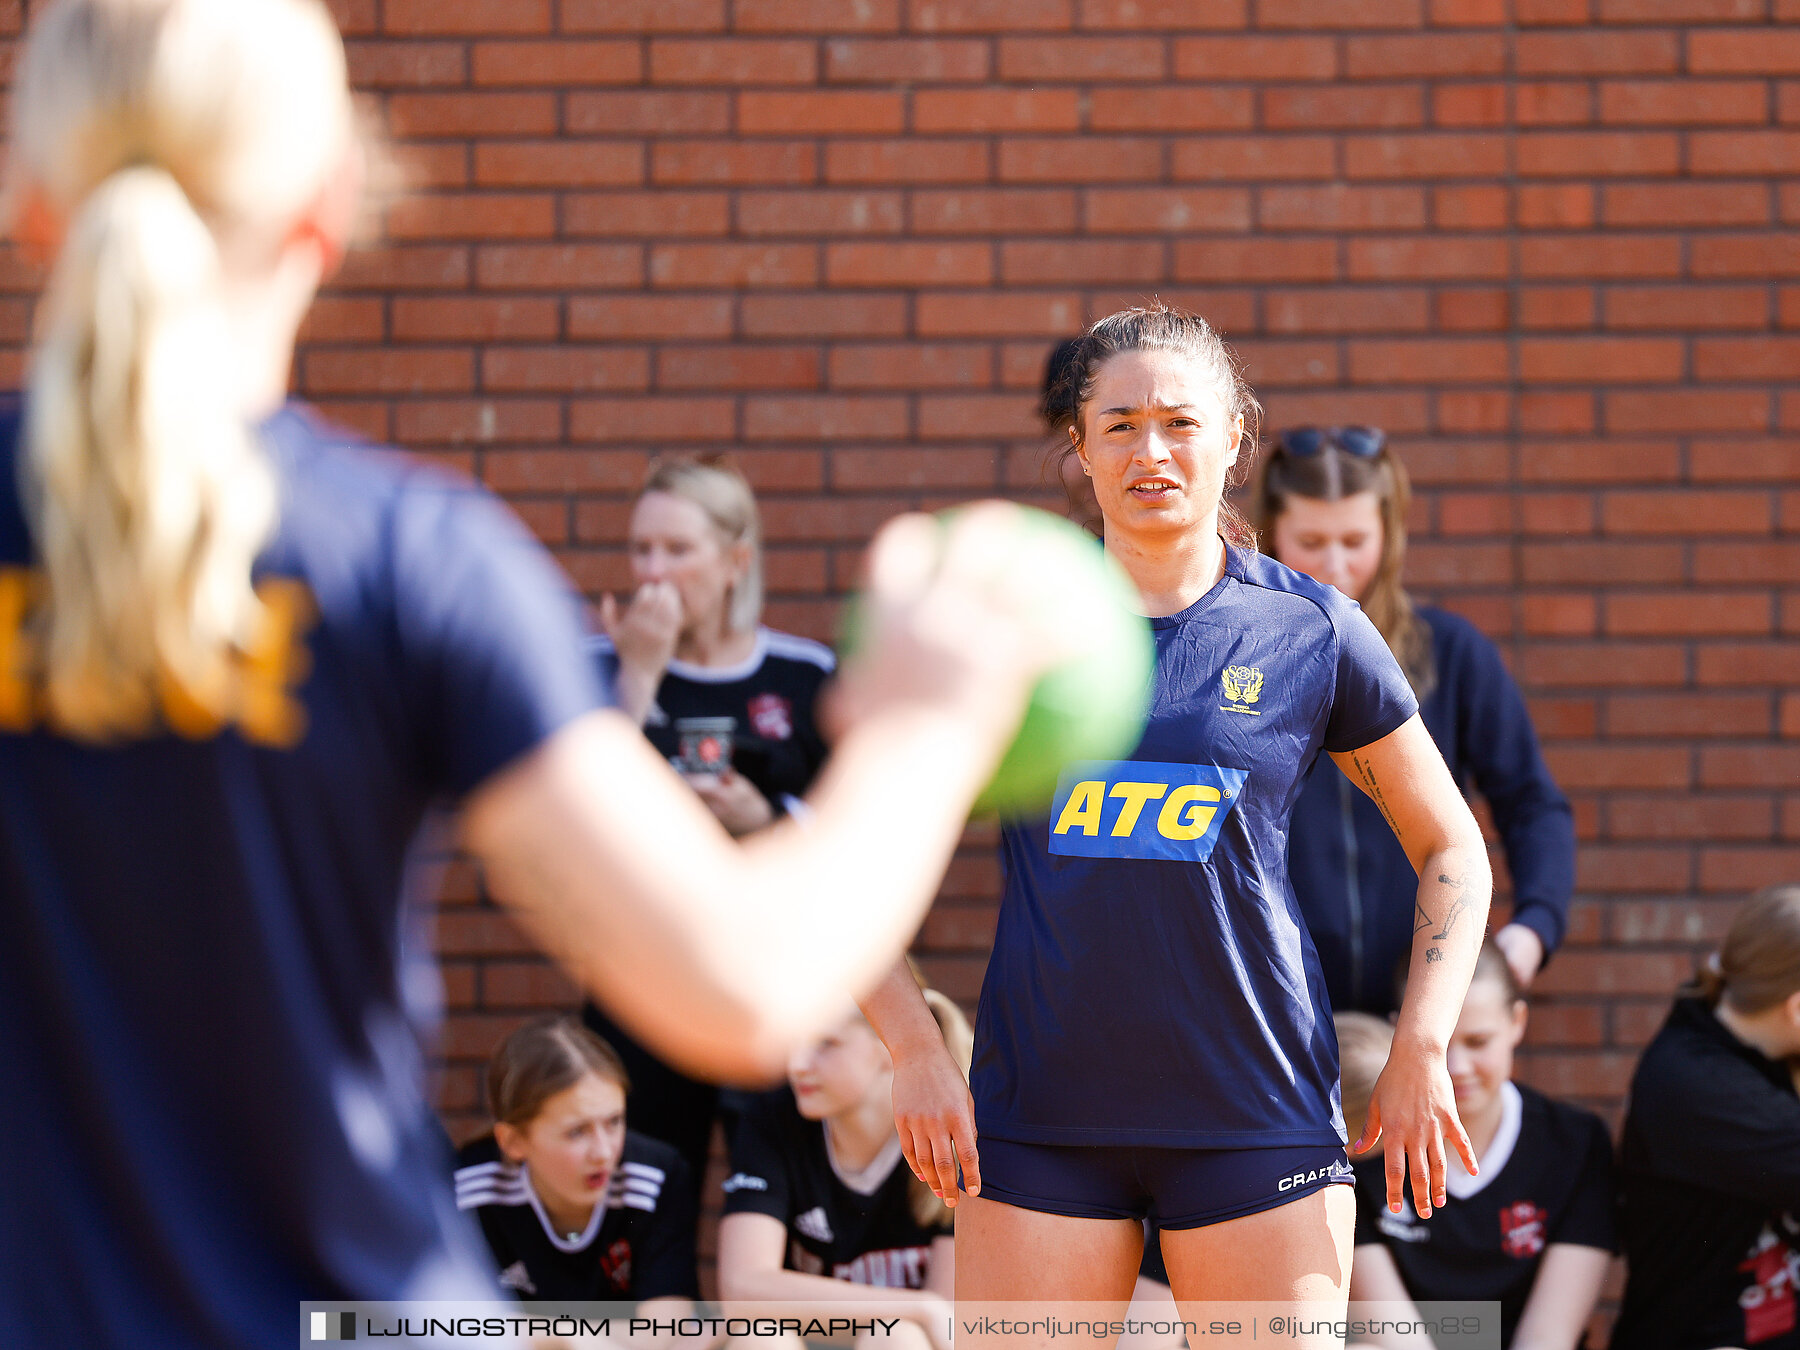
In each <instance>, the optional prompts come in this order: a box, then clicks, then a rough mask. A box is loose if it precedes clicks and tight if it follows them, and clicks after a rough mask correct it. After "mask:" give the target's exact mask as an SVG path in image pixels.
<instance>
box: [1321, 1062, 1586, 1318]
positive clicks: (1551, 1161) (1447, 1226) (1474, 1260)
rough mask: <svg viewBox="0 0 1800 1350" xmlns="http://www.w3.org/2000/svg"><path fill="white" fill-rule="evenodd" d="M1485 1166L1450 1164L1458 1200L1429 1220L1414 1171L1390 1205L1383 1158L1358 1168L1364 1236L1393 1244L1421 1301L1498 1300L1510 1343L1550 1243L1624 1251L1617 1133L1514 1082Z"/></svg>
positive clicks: (1359, 1235) (1359, 1239)
mask: <svg viewBox="0 0 1800 1350" xmlns="http://www.w3.org/2000/svg"><path fill="white" fill-rule="evenodd" d="M1501 1091H1502V1092H1503V1093H1505V1094H1506V1100H1505V1102H1504V1104H1503V1108H1502V1115H1501V1120H1500V1128H1499V1130H1498V1131H1496V1133H1495V1135H1494V1140H1493V1142H1492V1143H1490V1144H1489V1145H1488V1148H1487V1153H1486V1155H1485V1156H1484V1157H1482V1159H1481V1160H1480V1161H1481V1175H1480V1176H1479V1177H1471V1176H1469V1175H1468V1174H1467V1173H1465V1172H1464V1171H1462V1169H1461V1166H1460V1165H1458V1166H1454V1167H1452V1168H1451V1169H1450V1179H1449V1181H1450V1187H1449V1189H1450V1194H1449V1202H1448V1203H1447V1204H1446V1205H1445V1206H1444V1207H1443V1208H1442V1209H1440V1210H1436V1211H1435V1212H1433V1214H1432V1216H1431V1217H1430V1218H1429V1219H1421V1218H1420V1217H1419V1215H1418V1211H1417V1210H1416V1209H1414V1208H1413V1203H1412V1186H1411V1179H1410V1178H1409V1179H1408V1183H1407V1187H1406V1201H1405V1204H1404V1205H1403V1206H1402V1208H1401V1212H1400V1213H1398V1214H1390V1213H1389V1212H1388V1208H1387V1174H1386V1172H1385V1170H1384V1168H1383V1166H1382V1162H1381V1159H1380V1157H1376V1158H1374V1159H1373V1160H1372V1161H1369V1162H1363V1163H1359V1164H1357V1167H1356V1245H1357V1246H1359V1247H1361V1246H1367V1245H1372V1244H1375V1243H1379V1244H1380V1245H1382V1246H1384V1247H1386V1248H1387V1249H1388V1251H1389V1253H1390V1254H1391V1255H1392V1256H1393V1258H1394V1264H1395V1265H1396V1266H1398V1267H1399V1269H1400V1278H1401V1279H1402V1280H1403V1281H1404V1282H1405V1284H1406V1290H1407V1292H1408V1293H1409V1294H1411V1295H1412V1296H1413V1298H1414V1299H1415V1300H1420V1299H1479V1300H1486V1299H1495V1300H1498V1301H1499V1304H1500V1323H1501V1344H1502V1345H1510V1344H1511V1343H1512V1338H1513V1333H1514V1331H1516V1330H1517V1329H1518V1325H1519V1316H1520V1314H1521V1313H1523V1312H1524V1311H1525V1303H1526V1300H1527V1299H1529V1298H1530V1296H1531V1285H1532V1281H1533V1280H1535V1279H1536V1278H1537V1272H1538V1265H1539V1263H1540V1262H1541V1261H1542V1259H1543V1254H1544V1249H1545V1248H1547V1247H1549V1246H1550V1245H1551V1244H1552V1243H1557V1242H1562V1243H1568V1244H1570V1245H1572V1246H1577V1247H1599V1248H1601V1249H1603V1250H1605V1251H1609V1252H1610V1251H1616V1250H1617V1243H1616V1240H1615V1236H1614V1224H1613V1165H1612V1161H1613V1159H1612V1141H1611V1139H1609V1138H1608V1136H1607V1132H1606V1125H1605V1124H1604V1123H1603V1122H1602V1121H1601V1119H1600V1118H1599V1117H1598V1116H1596V1115H1594V1114H1592V1113H1591V1112H1588V1111H1583V1110H1581V1109H1580V1108H1579V1107H1574V1106H1568V1105H1566V1104H1564V1103H1562V1102H1556V1101H1552V1100H1550V1098H1548V1097H1546V1096H1544V1095H1543V1094H1542V1093H1539V1092H1534V1091H1533V1090H1532V1089H1530V1088H1528V1087H1521V1086H1519V1085H1518V1084H1516V1083H1508V1084H1506V1085H1505V1086H1504V1087H1502V1089H1501Z"/></svg>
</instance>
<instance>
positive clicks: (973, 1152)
mask: <svg viewBox="0 0 1800 1350" xmlns="http://www.w3.org/2000/svg"><path fill="white" fill-rule="evenodd" d="M1071 386H1072V388H1073V389H1074V391H1075V399H1074V407H1075V417H1074V419H1073V422H1072V425H1071V427H1070V446H1071V450H1072V452H1073V453H1074V454H1075V455H1076V456H1077V458H1078V459H1079V462H1080V464H1081V466H1082V469H1083V471H1084V472H1085V473H1086V474H1088V475H1090V476H1091V478H1092V481H1093V484H1094V494H1095V498H1096V501H1097V503H1098V505H1099V508H1100V513H1101V516H1102V518H1103V521H1104V539H1105V547H1106V550H1107V552H1108V553H1109V554H1111V555H1112V556H1113V558H1114V559H1116V560H1117V561H1118V562H1119V564H1120V565H1121V566H1122V567H1123V568H1124V569H1125V571H1126V572H1127V574H1128V575H1129V576H1130V577H1131V578H1132V580H1133V581H1134V582H1135V583H1136V586H1137V590H1138V598H1139V604H1140V605H1141V609H1142V612H1143V613H1145V614H1146V615H1148V616H1149V618H1150V624H1151V627H1152V630H1153V634H1154V637H1155V642H1156V652H1157V654H1156V673H1155V685H1154V689H1153V691H1152V701H1151V711H1150V716H1149V719H1148V723H1147V726H1146V728H1145V732H1144V736H1143V739H1142V740H1141V742H1140V743H1139V745H1138V746H1137V748H1136V749H1135V750H1134V751H1133V752H1132V754H1131V756H1130V758H1128V759H1123V760H1119V761H1116V762H1111V763H1096V764H1083V765H1079V766H1075V769H1074V770H1073V771H1071V772H1069V773H1067V774H1065V775H1064V778H1063V781H1062V783H1061V784H1060V785H1059V787H1058V790H1057V793H1056V797H1055V799H1054V800H1053V802H1052V803H1051V807H1050V811H1049V813H1048V816H1047V817H1046V818H1043V819H1037V820H1010V821H1005V822H1003V828H1002V831H1001V833H1002V853H1003V858H1004V862H1005V872H1006V886H1005V894H1004V897H1003V899H1002V902H1001V910H1000V920H999V927H998V930H997V933H996V936H995V941H994V947H993V955H992V957H991V959H990V962H989V966H988V971H987V977H986V979H985V981H984V982H983V986H982V993H981V1004H980V1009H979V1013H978V1016H977V1019H976V1047H975V1059H974V1069H973V1075H972V1087H973V1110H972V1111H971V1109H970V1094H969V1092H968V1091H967V1090H965V1089H964V1088H963V1084H962V1079H961V1075H960V1074H959V1073H958V1072H957V1069H956V1066H955V1064H954V1062H953V1061H951V1060H950V1058H949V1056H948V1055H947V1054H946V1053H945V1052H944V1050H943V1043H942V1038H941V1037H938V1036H936V1035H935V1033H934V1029H933V1024H932V1023H931V1020H930V1017H929V1014H928V1012H927V1010H926V1009H925V1007H924V1005H923V1002H922V1000H921V999H920V997H919V994H918V990H917V988H916V986H915V985H914V984H913V982H912V980H911V978H910V976H909V975H908V974H907V972H906V971H905V970H904V968H896V969H895V970H894V971H893V972H891V973H890V976H889V978H888V979H887V980H886V981H884V983H883V984H882V986H881V988H880V989H879V990H877V991H876V993H874V994H872V995H871V996H870V997H869V998H867V999H866V1000H865V1001H864V1005H863V1006H864V1008H865V1011H866V1012H868V1014H869V1016H870V1020H871V1022H872V1023H873V1024H874V1025H875V1026H876V1027H877V1028H878V1029H879V1030H880V1032H881V1033H882V1036H883V1039H884V1040H885V1041H886V1043H887V1045H888V1047H889V1050H890V1052H891V1053H892V1056H893V1060H894V1090H893V1099H894V1108H895V1114H896V1118H897V1124H898V1127H899V1134H900V1137H901V1141H902V1148H903V1150H904V1151H905V1154H906V1157H907V1159H908V1161H909V1162H911V1163H912V1164H913V1166H914V1168H915V1170H917V1171H918V1172H919V1173H920V1174H921V1175H922V1176H924V1177H925V1178H926V1179H927V1180H928V1181H929V1182H930V1183H931V1184H932V1185H933V1186H934V1188H935V1189H936V1190H937V1191H938V1192H939V1194H940V1195H942V1196H944V1197H946V1198H947V1199H955V1200H956V1207H957V1210H958V1220H957V1233H956V1258H957V1270H956V1281H957V1282H956V1293H957V1297H958V1299H959V1300H965V1299H972V1300H976V1301H978V1302H979V1301H982V1300H988V1299H1025V1300H1037V1299H1043V1300H1065V1299H1073V1300H1100V1301H1106V1302H1109V1303H1115V1304H1122V1303H1123V1302H1124V1301H1125V1300H1127V1299H1128V1298H1129V1297H1130V1295H1131V1292H1132V1289H1133V1285H1134V1281H1135V1279H1136V1277H1137V1273H1138V1269H1139V1265H1140V1260H1141V1256H1142V1251H1143V1243H1144V1229H1143V1222H1144V1220H1145V1219H1146V1218H1149V1219H1154V1220H1155V1221H1156V1223H1157V1225H1158V1227H1159V1229H1160V1230H1161V1233H1160V1241H1161V1244H1162V1248H1163V1255H1164V1258H1165V1262H1166V1265H1167V1269H1168V1274H1169V1278H1170V1283H1171V1288H1172V1289H1173V1291H1174V1294H1175V1297H1176V1299H1177V1301H1178V1302H1180V1303H1183V1304H1185V1305H1186V1306H1187V1308H1188V1310H1189V1311H1190V1314H1194V1313H1199V1312H1201V1311H1203V1310H1202V1309H1201V1308H1200V1307H1199V1306H1198V1305H1199V1303H1200V1302H1201V1301H1202V1300H1217V1299H1226V1300H1274V1301H1280V1302H1283V1303H1290V1302H1292V1303H1298V1302H1302V1301H1304V1302H1307V1303H1311V1304H1312V1305H1313V1306H1314V1307H1315V1308H1316V1307H1320V1306H1324V1307H1326V1308H1327V1309H1328V1308H1329V1307H1330V1305H1331V1304H1332V1303H1336V1305H1337V1306H1338V1308H1339V1310H1340V1311H1341V1309H1342V1306H1343V1300H1344V1298H1345V1297H1346V1288H1347V1280H1348V1277H1349V1269H1350V1245H1351V1236H1352V1230H1353V1227H1354V1204H1353V1202H1352V1196H1351V1192H1350V1189H1349V1183H1350V1179H1351V1172H1350V1168H1349V1165H1348V1163H1347V1161H1346V1159H1345V1153H1344V1142H1345V1141H1344V1133H1343V1122H1342V1118H1341V1115H1340V1113H1339V1110H1338V1105H1337V1099H1338V1065H1337V1044H1336V1039H1335V1036H1334V1034H1333V1030H1332V1023H1331V1012H1330V1007H1329V1003H1328V1001H1327V998H1326V994H1325V986H1324V981H1323V979H1322V976H1321V972H1320V969H1319V965H1318V960H1317V958H1316V956H1315V955H1314V953H1313V950H1312V944H1311V942H1310V941H1309V939H1308V937H1307V934H1306V926H1305V923H1304V921H1303V920H1302V918H1301V916H1300V913H1299V910H1298V908H1297V907H1296V905H1295V904H1294V899H1293V894H1292V892H1291V890H1290V889H1289V887H1288V884H1287V876H1286V869H1285V866H1284V856H1285V845H1286V826H1287V814H1288V809H1289V806H1290V805H1291V803H1292V800H1293V795H1294V793H1295V792H1296V791H1297V790H1298V788H1299V784H1300V780H1301V778H1302V777H1303V775H1304V774H1305V772H1306V770H1307V769H1308V768H1309V767H1310V766H1311V764H1312V762H1313V760H1314V759H1315V758H1317V757H1318V756H1320V755H1321V754H1322V753H1323V754H1329V755H1331V756H1332V757H1333V758H1334V759H1335V760H1336V761H1337V762H1338V763H1339V764H1341V765H1342V766H1343V767H1344V769H1345V770H1346V771H1348V772H1354V773H1355V774H1356V775H1357V777H1358V781H1359V782H1361V783H1362V784H1364V785H1365V787H1366V789H1367V790H1368V791H1369V792H1370V793H1371V794H1372V795H1374V796H1376V797H1377V798H1378V799H1379V800H1380V801H1381V802H1382V803H1383V805H1384V807H1385V809H1386V811H1387V812H1388V815H1389V817H1390V819H1391V820H1392V822H1393V828H1394V829H1395V831H1396V832H1398V833H1399V835H1400V836H1401V839H1402V842H1403V846H1404V847H1405V849H1406V851H1407V853H1408V855H1409V856H1410V857H1412V858H1413V859H1414V860H1415V861H1416V862H1417V864H1418V866H1419V870H1420V873H1421V876H1422V878H1423V880H1422V881H1421V882H1420V884H1419V886H1418V889H1417V892H1416V901H1417V903H1418V905H1419V906H1420V908H1421V910H1422V911H1423V912H1424V913H1426V914H1427V915H1429V916H1430V918H1431V923H1430V925H1429V928H1428V929H1426V930H1422V932H1421V934H1420V941H1419V943H1418V945H1417V948H1416V953H1415V957H1414V969H1413V984H1412V987H1411V995H1410V997H1409V998H1408V1001H1407V1004H1406V1007H1405V1009H1404V1010H1403V1011H1402V1013H1401V1017H1400V1020H1399V1023H1398V1026H1397V1028H1396V1032H1395V1040H1396V1049H1395V1052H1394V1054H1393V1055H1392V1056H1391V1057H1390V1059H1389V1062H1388V1066H1387V1069H1386V1071H1385V1072H1384V1073H1383V1075H1382V1078H1381V1081H1380V1082H1379V1083H1378V1084H1377V1085H1376V1088H1375V1091H1374V1094H1373V1100H1372V1104H1371V1108H1370V1112H1369V1121H1368V1124H1367V1126H1366V1129H1367V1131H1368V1133H1369V1134H1370V1135H1371V1136H1372V1135H1374V1134H1377V1133H1381V1132H1384V1131H1385V1132H1386V1134H1387V1135H1388V1136H1389V1139H1390V1147H1389V1151H1388V1163H1389V1167H1390V1174H1389V1177H1388V1181H1389V1188H1390V1195H1391V1197H1392V1200H1393V1202H1394V1203H1395V1204H1396V1205H1398V1204H1399V1201H1400V1193H1401V1178H1402V1176H1403V1174H1404V1173H1406V1172H1407V1171H1409V1170H1410V1172H1411V1173H1412V1174H1413V1178H1414V1193H1415V1194H1416V1195H1417V1196H1418V1197H1419V1200H1418V1204H1419V1208H1420V1210H1421V1211H1422V1212H1429V1210H1430V1209H1431V1207H1432V1206H1433V1205H1434V1204H1441V1203H1442V1202H1443V1197H1444V1194H1445V1190H1444V1178H1445V1161H1444V1160H1445V1156H1446V1152H1447V1150H1449V1149H1450V1148H1455V1149H1456V1150H1458V1151H1459V1152H1461V1153H1462V1154H1463V1156H1464V1158H1465V1160H1466V1161H1467V1162H1468V1163H1469V1165H1470V1166H1471V1167H1473V1166H1474V1160H1473V1158H1472V1157H1470V1155H1469V1153H1468V1140H1467V1138H1466V1136H1465V1135H1464V1133H1463V1131H1462V1128H1461V1126H1460V1124H1459V1123H1458V1122H1457V1118H1456V1110H1455V1106H1454V1102H1453V1096H1452V1091H1451V1085H1450V1081H1449V1076H1448V1073H1447V1072H1446V1069H1445V1060H1444V1055H1445V1047H1446V1046H1447V1044H1448V1042H1449V1037H1450V1033H1451V1030H1452V1028H1453V1027H1454V1026H1455V1022H1456V1017H1457V1011H1458V1009H1459V1008H1460V1007H1461V1005H1462V999H1463V993H1464V991H1465V989H1466V988H1467V984H1468V980H1469V976H1470V973H1471V971H1472V970H1473V968H1474V962H1475V954H1476V951H1477V948H1478V947H1479V944H1480V940H1481V932H1482V927H1483V924H1484V922H1485V918H1486V913H1487V903H1488V891H1489V887H1490V884H1491V882H1490V878H1489V876H1488V870H1487V859H1486V853H1485V850H1484V849H1483V847H1482V842H1481V835H1480V831H1479V829H1478V828H1477V826H1476V824H1475V820H1474V818H1473V816H1471V815H1470V813H1469V809H1468V805H1467V803H1465V802H1464V801H1463V800H1462V797H1461V795H1460V794H1459V793H1458V792H1457V790H1456V786H1455V784H1454V783H1453V782H1452V781H1451V780H1450V776H1449V774H1448V773H1447V772H1445V769H1444V763H1443V759H1442V757H1441V756H1440V755H1439V754H1438V753H1437V751H1436V749H1435V748H1434V747H1433V746H1432V744H1431V740H1430V737H1429V736H1428V735H1427V734H1426V732H1425V730H1424V728H1423V727H1422V726H1421V725H1420V723H1419V720H1418V716H1417V703H1416V701H1415V699H1414V697H1413V694H1412V691H1411V689H1410V688H1408V686H1407V683H1406V679H1405V677H1404V676H1403V675H1402V674H1401V671H1400V669H1399V666H1398V664H1397V663H1396V662H1395V661H1394V658H1393V656H1392V654H1391V653H1390V652H1389V651H1388V649H1387V647H1386V646H1385V644H1383V642H1382V641H1381V638H1380V635H1379V634H1378V633H1377V632H1376V631H1375V629H1374V627H1373V626H1372V625H1371V624H1370V623H1369V622H1368V620H1367V619H1366V618H1365V617H1364V616H1363V615H1362V614H1361V612H1360V611H1358V610H1357V608H1356V607H1355V606H1354V605H1352V604H1351V603H1350V602H1349V601H1348V600H1346V599H1345V598H1344V597H1343V596H1342V595H1340V594H1339V593H1337V592H1336V591H1334V590H1332V589H1331V588H1330V587H1328V586H1321V585H1319V584H1318V583H1317V582H1315V581H1313V580H1311V579H1310V578H1308V577H1304V576H1301V575H1298V574H1296V573H1294V572H1292V571H1290V570H1289V569H1287V568H1285V567H1283V566H1281V565H1280V564H1279V563H1275V562H1273V561H1271V560H1269V559H1267V558H1264V557H1262V556H1260V555H1259V554H1258V553H1257V552H1256V551H1255V547H1254V540H1253V536H1252V535H1251V533H1250V531H1249V528H1248V526H1247V525H1245V523H1244V522H1243V521H1242V520H1241V519H1240V518H1239V517H1237V515H1236V514H1235V513H1234V512H1233V511H1232V510H1231V508H1230V506H1229V504H1228V503H1226V502H1225V500H1224V496H1223V494H1224V488H1225V483H1226V478H1227V474H1228V473H1229V472H1230V470H1231V468H1232V467H1233V465H1234V464H1235V463H1236V462H1237V459H1238V455H1239V451H1240V448H1241V447H1243V446H1245V445H1249V444H1254V429H1253V428H1250V429H1249V432H1248V434H1249V436H1250V439H1249V440H1246V434H1247V428H1246V422H1247V421H1250V420H1251V419H1253V418H1254V416H1255V415H1256V412H1257V405H1256V402H1255V399H1254V397H1253V395H1252V394H1251V393H1250V390H1249V389H1248V388H1247V387H1246V386H1245V384H1244V382H1243V380H1242V378H1241V376H1240V375H1239V374H1238V369H1237V365H1236V362H1235V360H1234V358H1233V357H1232V355H1231V353H1230V352H1229V350H1228V349H1227V348H1226V347H1225V345H1224V343H1223V342H1222V341H1221V340H1220V338H1219V337H1218V335H1217V334H1216V333H1215V332H1214V331H1213V330H1212V329H1211V328H1210V327H1209V326H1208V325H1207V324H1206V322H1205V321H1204V320H1202V319H1201V318H1199V317H1198V316H1197V315H1193V314H1188V313H1183V312H1181V311H1179V310H1171V309H1167V308H1165V307H1162V306H1160V305H1158V306H1154V307H1149V308H1144V309H1136V310H1127V311H1124V312H1122V313H1119V314H1114V315H1112V316H1110V317H1108V318H1104V319H1101V320H1100V321H1099V322H1097V323H1095V324H1094V325H1093V326H1092V327H1091V328H1090V329H1089V330H1088V331H1087V333H1086V335H1085V337H1084V338H1083V341H1082V346H1081V349H1080V351H1079V353H1078V355H1077V356H1076V358H1075V360H1074V361H1073V362H1072V369H1071ZM1427 934H1437V936H1436V937H1428V936H1427ZM977 1135H979V1147H977ZM959 1167H960V1169H961V1174H962V1180H963V1181H964V1182H965V1183H966V1190H967V1194H966V1195H963V1196H961V1197H960V1198H958V1168H959ZM977 1339H978V1340H979V1339H980V1337H977ZM1045 1343H1047V1338H1045ZM1331 1343H1334V1342H1332V1341H1330V1340H1329V1338H1328V1333H1322V1334H1321V1335H1320V1336H1319V1337H1318V1338H1316V1339H1313V1340H1311V1341H1308V1340H1305V1339H1302V1340H1300V1341H1298V1342H1297V1344H1300V1345H1316V1346H1322V1345H1326V1344H1331ZM1008 1344H1009V1345H1017V1344H1018V1342H1017V1340H1016V1339H1014V1340H1011V1341H1009V1342H1008Z"/></svg>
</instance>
